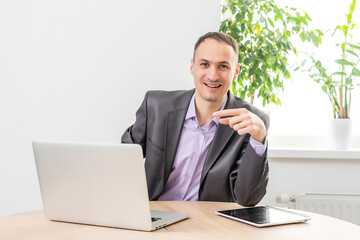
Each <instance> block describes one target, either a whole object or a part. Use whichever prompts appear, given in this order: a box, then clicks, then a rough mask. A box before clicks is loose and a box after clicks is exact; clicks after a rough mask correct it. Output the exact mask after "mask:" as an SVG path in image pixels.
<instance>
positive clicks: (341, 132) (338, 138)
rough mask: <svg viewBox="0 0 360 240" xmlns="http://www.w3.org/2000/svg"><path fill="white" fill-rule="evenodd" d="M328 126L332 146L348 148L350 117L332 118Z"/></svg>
mask: <svg viewBox="0 0 360 240" xmlns="http://www.w3.org/2000/svg"><path fill="white" fill-rule="evenodd" d="M330 128H331V129H330V131H331V143H332V148H333V149H337V150H345V149H348V148H349V145H350V137H351V119H349V118H336V119H332V120H331V124H330Z"/></svg>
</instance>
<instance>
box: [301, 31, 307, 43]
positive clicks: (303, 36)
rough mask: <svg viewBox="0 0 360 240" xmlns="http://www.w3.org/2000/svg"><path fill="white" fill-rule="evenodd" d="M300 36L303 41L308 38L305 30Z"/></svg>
mask: <svg viewBox="0 0 360 240" xmlns="http://www.w3.org/2000/svg"><path fill="white" fill-rule="evenodd" d="M300 38H301V40H302V41H303V42H305V40H306V35H305V32H301V33H300Z"/></svg>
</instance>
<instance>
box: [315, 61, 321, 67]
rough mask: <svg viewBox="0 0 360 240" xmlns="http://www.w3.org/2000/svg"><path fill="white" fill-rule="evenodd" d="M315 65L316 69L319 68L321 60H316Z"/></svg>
mask: <svg viewBox="0 0 360 240" xmlns="http://www.w3.org/2000/svg"><path fill="white" fill-rule="evenodd" d="M315 67H316V68H317V69H319V68H321V62H320V61H316V63H315Z"/></svg>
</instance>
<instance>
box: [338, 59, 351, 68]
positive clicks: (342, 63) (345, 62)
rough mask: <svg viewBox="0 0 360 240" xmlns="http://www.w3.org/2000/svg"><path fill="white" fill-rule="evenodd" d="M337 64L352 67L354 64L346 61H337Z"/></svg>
mask: <svg viewBox="0 0 360 240" xmlns="http://www.w3.org/2000/svg"><path fill="white" fill-rule="evenodd" d="M335 62H336V63H337V64H340V65H347V66H352V65H353V64H352V63H351V62H349V61H348V60H346V59H336V60H335Z"/></svg>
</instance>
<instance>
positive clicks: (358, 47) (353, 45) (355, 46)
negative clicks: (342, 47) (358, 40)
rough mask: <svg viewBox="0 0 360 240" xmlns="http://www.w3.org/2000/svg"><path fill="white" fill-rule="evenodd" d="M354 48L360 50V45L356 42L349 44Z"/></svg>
mask: <svg viewBox="0 0 360 240" xmlns="http://www.w3.org/2000/svg"><path fill="white" fill-rule="evenodd" d="M349 45H350V46H351V47H352V48H355V49H357V50H360V46H359V45H355V44H349Z"/></svg>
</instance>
